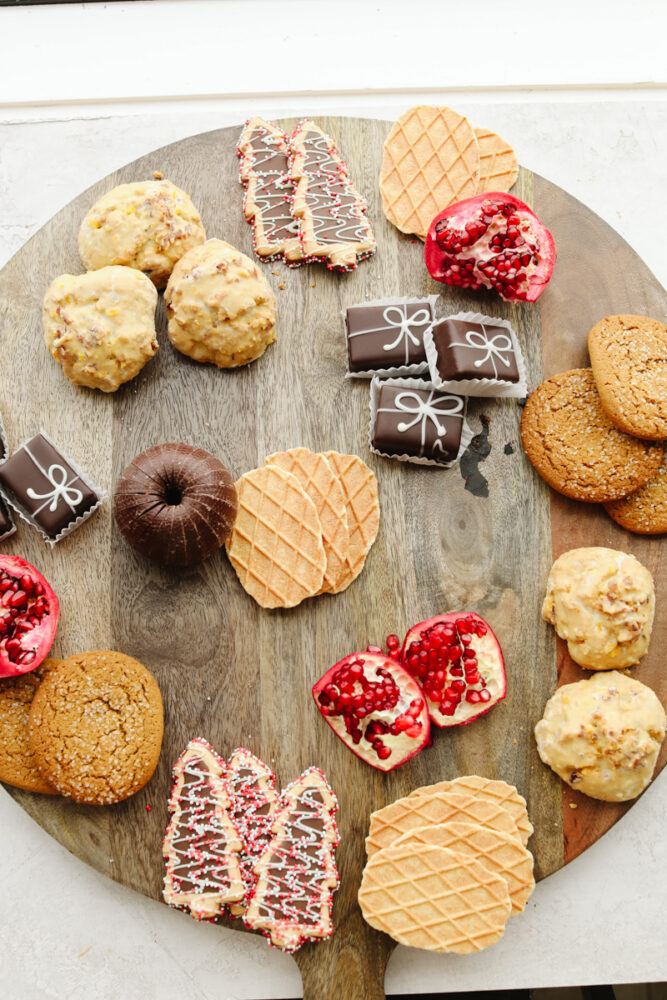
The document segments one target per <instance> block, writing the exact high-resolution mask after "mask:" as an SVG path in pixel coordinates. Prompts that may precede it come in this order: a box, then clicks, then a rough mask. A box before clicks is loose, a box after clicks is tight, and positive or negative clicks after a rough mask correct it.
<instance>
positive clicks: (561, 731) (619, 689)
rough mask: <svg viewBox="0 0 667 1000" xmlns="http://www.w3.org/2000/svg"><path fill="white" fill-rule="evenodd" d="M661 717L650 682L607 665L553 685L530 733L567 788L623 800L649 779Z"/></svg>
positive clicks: (661, 730)
mask: <svg viewBox="0 0 667 1000" xmlns="http://www.w3.org/2000/svg"><path fill="white" fill-rule="evenodd" d="M666 723H667V719H666V717H665V710H664V708H663V707H662V705H661V704H660V702H659V701H658V699H657V697H656V695H655V694H654V693H653V691H652V690H651V689H650V688H648V687H646V685H645V684H641V683H640V682H639V681H635V680H633V679H632V678H630V677H627V676H626V675H625V674H620V673H618V672H616V671H613V672H612V673H609V674H597V675H595V676H594V677H591V678H589V679H588V680H584V681H578V682H577V683H576V684H566V685H565V686H564V687H561V688H559V689H558V691H556V693H555V695H553V697H552V698H550V699H549V701H548V702H547V704H546V707H545V709H544V716H543V718H542V719H541V720H540V722H538V723H537V725H536V726H535V739H536V741H537V750H538V753H539V755H540V757H541V758H542V760H543V761H544V763H545V764H548V765H549V767H550V768H551V769H552V770H553V771H555V772H556V774H557V775H559V777H561V778H562V779H563V781H565V782H567V784H568V785H570V786H571V787H572V788H574V789H576V790H577V791H579V792H583V793H584V794H585V795H590V796H591V798H594V799H603V800H604V801H606V802H625V801H626V800H627V799H634V798H635V797H636V796H637V795H639V794H640V793H641V792H642V791H643V790H644V789H645V788H646V786H647V785H648V783H649V782H650V780H651V777H652V775H653V771H654V769H655V763H656V760H657V758H658V753H659V751H660V744H661V743H662V741H663V739H664V738H665V725H666Z"/></svg>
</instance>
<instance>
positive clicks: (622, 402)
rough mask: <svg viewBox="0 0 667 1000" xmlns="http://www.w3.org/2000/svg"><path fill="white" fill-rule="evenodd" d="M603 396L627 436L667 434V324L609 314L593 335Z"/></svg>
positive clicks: (591, 348)
mask: <svg viewBox="0 0 667 1000" xmlns="http://www.w3.org/2000/svg"><path fill="white" fill-rule="evenodd" d="M588 351H589V354H590V356H591V367H592V369H593V375H594V376H595V384H596V385H597V389H598V392H599V393H600V399H601V401H602V405H603V407H604V409H605V412H606V413H607V414H608V416H609V419H610V420H611V422H612V423H613V424H614V425H615V426H616V427H618V428H619V429H620V430H622V431H625V433H626V434H634V435H635V436H636V437H640V438H648V439H650V440H653V441H662V440H664V439H665V438H667V326H665V324H664V323H659V322H658V321H657V320H655V319H650V318H649V317H648V316H606V317H605V318H604V319H601V320H600V322H599V323H596V324H595V326H594V327H593V329H592V330H591V332H590V333H589V334H588Z"/></svg>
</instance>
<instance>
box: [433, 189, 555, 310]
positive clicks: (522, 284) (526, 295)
mask: <svg viewBox="0 0 667 1000" xmlns="http://www.w3.org/2000/svg"><path fill="white" fill-rule="evenodd" d="M424 260H425V262H426V267H427V268H428V272H429V274H430V275H431V277H432V278H435V280H436V281H444V282H445V284H446V285H456V286H457V287H458V288H472V289H476V288H492V289H493V290H494V291H496V292H498V294H499V295H500V297H501V298H503V299H505V300H506V301H508V302H509V301H512V300H514V299H521V300H523V301H525V302H534V301H535V300H536V299H538V298H539V297H540V295H541V294H542V292H543V291H544V289H545V287H546V284H547V282H548V281H549V278H550V277H551V273H552V271H553V269H554V263H555V261H556V247H555V244H554V240H553V236H552V235H551V233H550V232H549V230H548V229H547V228H546V227H545V226H543V225H542V223H541V222H540V220H539V219H538V218H537V216H536V215H535V213H534V212H533V211H531V209H530V208H528V205H526V204H525V203H524V202H523V201H520V200H519V199H518V198H515V197H513V195H511V194H501V193H499V192H491V193H490V194H477V195H475V196H474V197H473V198H465V199H464V200H463V201H457V202H456V203H455V204H454V205H450V206H449V208H446V209H445V210H444V211H443V212H440V213H439V214H438V215H436V217H435V219H433V221H432V222H431V225H430V226H429V230H428V234H427V236H426V242H425V244H424Z"/></svg>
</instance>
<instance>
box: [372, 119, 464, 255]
mask: <svg viewBox="0 0 667 1000" xmlns="http://www.w3.org/2000/svg"><path fill="white" fill-rule="evenodd" d="M479 178H480V155H479V145H478V142H477V139H476V138H475V133H474V131H473V128H472V126H471V124H470V122H469V121H468V119H467V118H466V117H465V116H464V115H460V114H459V113H458V112H456V111H453V110H452V108H447V107H432V106H429V105H418V106H417V107H414V108H410V109H409V110H408V111H406V112H405V113H404V114H402V115H401V116H400V118H398V119H397V121H395V122H394V124H393V125H392V128H391V131H390V133H389V135H388V136H387V139H386V140H385V144H384V151H383V157H382V168H381V170H380V192H381V194H382V208H383V209H384V214H385V215H386V217H387V218H388V219H389V221H390V222H391V223H393V225H395V226H396V228H397V229H400V230H401V232H403V233H414V234H415V235H416V236H419V237H420V239H425V237H426V233H427V231H428V227H429V225H430V224H431V220H432V219H433V217H434V216H435V215H437V214H438V212H440V211H442V209H443V208H446V207H447V206H448V205H451V204H453V203H454V202H455V201H461V199H463V198H469V197H471V196H472V195H474V194H476V193H477V189H478V185H479Z"/></svg>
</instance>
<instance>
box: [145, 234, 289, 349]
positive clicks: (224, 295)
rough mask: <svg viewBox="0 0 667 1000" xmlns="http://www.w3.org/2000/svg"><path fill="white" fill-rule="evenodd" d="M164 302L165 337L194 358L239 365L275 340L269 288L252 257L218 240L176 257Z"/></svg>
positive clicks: (272, 304)
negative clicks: (167, 321)
mask: <svg viewBox="0 0 667 1000" xmlns="http://www.w3.org/2000/svg"><path fill="white" fill-rule="evenodd" d="M164 301H165V304H166V306H167V316H168V317H169V328H168V332H169V339H170V341H171V342H172V344H173V345H174V347H175V348H176V350H178V351H180V352H181V354H187V355H188V357H190V358H192V359H193V360H194V361H203V362H210V363H211V364H214V365H217V366H218V368H238V367H239V365H247V364H249V362H251V361H255V360H256V359H257V358H258V357H259V356H260V355H261V354H263V353H264V351H265V350H266V348H267V347H268V346H269V344H272V343H273V342H274V340H275V339H276V297H275V295H274V294H273V289H272V288H271V286H270V285H269V283H268V281H267V280H266V278H265V277H264V275H263V274H262V272H261V270H260V269H259V267H258V266H257V264H255V263H254V261H252V260H250V258H249V257H246V255H245V254H243V253H241V251H240V250H236V249H235V248H234V247H233V246H230V244H229V243H224V242H223V241H222V240H208V241H207V242H206V243H204V244H203V245H202V246H199V247H194V248H193V249H192V250H190V251H188V253H187V254H186V255H185V256H184V257H182V258H181V260H179V262H178V264H177V265H176V267H175V268H174V270H173V273H172V275H171V278H170V279H169V283H168V285H167V288H166V291H165V293H164Z"/></svg>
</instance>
